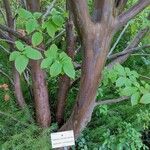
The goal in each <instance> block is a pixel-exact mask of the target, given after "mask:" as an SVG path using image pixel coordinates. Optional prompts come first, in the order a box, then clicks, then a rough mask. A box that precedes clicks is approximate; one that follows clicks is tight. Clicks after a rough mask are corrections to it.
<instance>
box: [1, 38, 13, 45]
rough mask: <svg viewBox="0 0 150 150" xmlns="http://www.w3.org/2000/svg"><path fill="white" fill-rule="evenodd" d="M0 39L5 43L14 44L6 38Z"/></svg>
mask: <svg viewBox="0 0 150 150" xmlns="http://www.w3.org/2000/svg"><path fill="white" fill-rule="evenodd" d="M0 41H4V42H7V43H11V44H15V42H13V41H11V40H8V39H1V38H0Z"/></svg>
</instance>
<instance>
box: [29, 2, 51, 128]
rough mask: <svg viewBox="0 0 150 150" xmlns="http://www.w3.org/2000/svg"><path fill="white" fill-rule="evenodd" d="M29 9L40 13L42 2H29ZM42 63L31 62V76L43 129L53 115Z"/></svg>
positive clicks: (37, 114) (37, 113)
mask: <svg viewBox="0 0 150 150" xmlns="http://www.w3.org/2000/svg"><path fill="white" fill-rule="evenodd" d="M27 6H28V9H29V10H30V11H32V12H38V11H40V0H27ZM40 63H41V61H40V60H39V61H33V60H32V61H31V62H30V66H31V76H32V84H33V94H34V102H35V110H36V120H37V123H38V124H39V125H40V126H41V127H49V125H50V123H51V113H50V104H49V96H48V89H47V84H46V81H45V72H44V71H43V70H42V69H41V68H40Z"/></svg>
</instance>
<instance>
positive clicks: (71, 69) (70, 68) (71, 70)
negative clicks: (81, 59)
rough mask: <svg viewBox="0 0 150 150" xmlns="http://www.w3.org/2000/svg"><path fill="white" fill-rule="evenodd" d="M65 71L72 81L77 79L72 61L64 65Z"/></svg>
mask: <svg viewBox="0 0 150 150" xmlns="http://www.w3.org/2000/svg"><path fill="white" fill-rule="evenodd" d="M63 70H64V72H65V74H66V75H67V76H69V77H70V78H72V79H74V78H75V69H74V66H73V64H72V62H71V61H66V62H65V63H63Z"/></svg>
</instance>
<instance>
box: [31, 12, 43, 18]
mask: <svg viewBox="0 0 150 150" xmlns="http://www.w3.org/2000/svg"><path fill="white" fill-rule="evenodd" d="M33 16H34V17H35V18H36V19H39V18H40V17H41V16H42V13H40V12H35V13H34V14H33Z"/></svg>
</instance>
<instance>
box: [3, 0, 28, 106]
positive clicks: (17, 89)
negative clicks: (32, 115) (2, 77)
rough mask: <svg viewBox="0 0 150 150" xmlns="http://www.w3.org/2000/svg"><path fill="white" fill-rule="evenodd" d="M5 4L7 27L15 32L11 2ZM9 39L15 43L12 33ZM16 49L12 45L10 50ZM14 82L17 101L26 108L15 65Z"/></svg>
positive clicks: (6, 0) (5, 0) (7, 0)
mask: <svg viewBox="0 0 150 150" xmlns="http://www.w3.org/2000/svg"><path fill="white" fill-rule="evenodd" d="M3 3H4V7H5V10H6V17H7V25H8V27H9V28H11V29H13V30H14V20H13V16H12V13H11V8H10V3H9V0H3ZM9 37H10V38H11V39H12V40H13V41H15V38H14V36H13V35H12V34H11V33H9ZM14 49H15V48H14V45H13V44H10V50H14ZM13 80H14V92H15V97H16V101H17V103H18V105H19V106H20V107H21V108H24V107H25V106H26V103H25V100H24V97H23V93H22V88H21V83H20V75H19V73H18V72H17V70H16V68H15V65H14V64H13Z"/></svg>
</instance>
